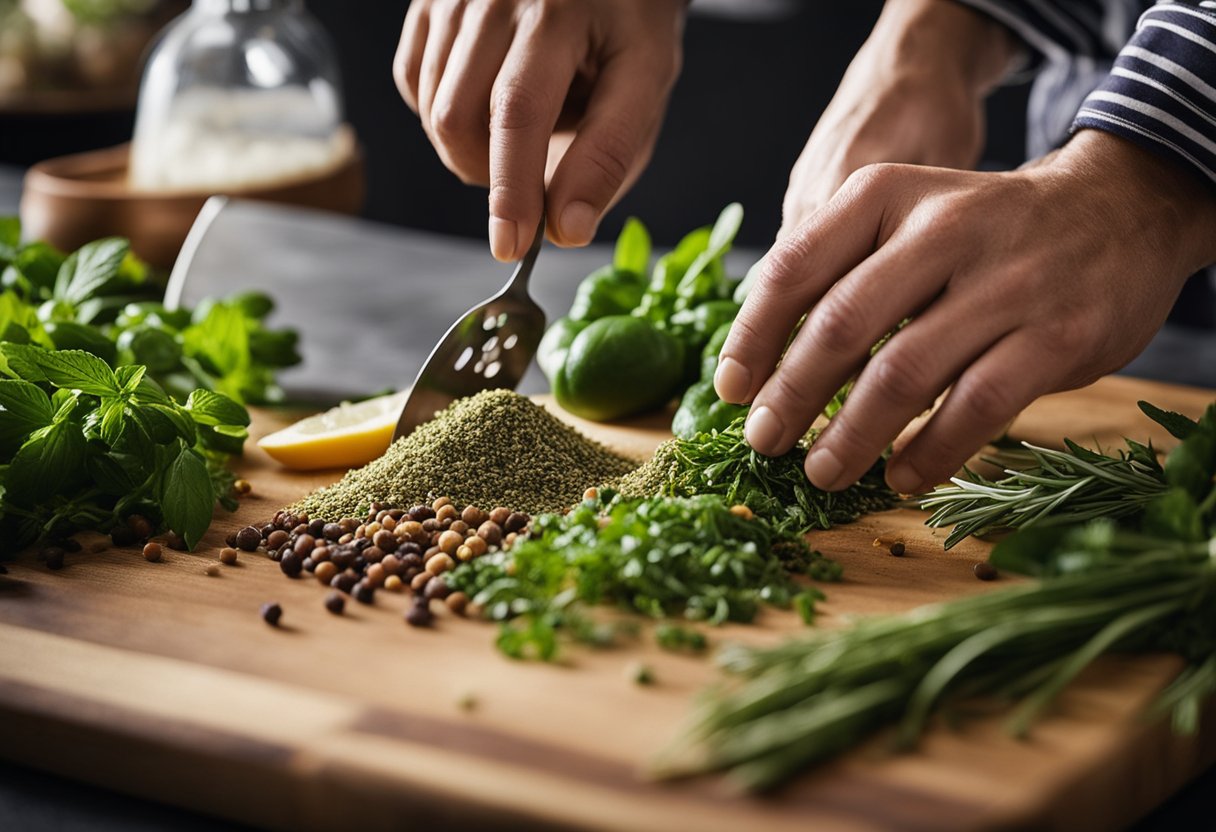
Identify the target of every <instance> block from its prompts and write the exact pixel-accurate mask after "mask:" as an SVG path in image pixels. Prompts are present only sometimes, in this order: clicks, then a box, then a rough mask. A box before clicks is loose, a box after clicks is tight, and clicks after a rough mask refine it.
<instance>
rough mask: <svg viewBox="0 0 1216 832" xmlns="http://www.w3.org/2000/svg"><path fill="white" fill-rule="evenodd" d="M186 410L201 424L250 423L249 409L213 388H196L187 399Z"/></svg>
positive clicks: (244, 425)
mask: <svg viewBox="0 0 1216 832" xmlns="http://www.w3.org/2000/svg"><path fill="white" fill-rule="evenodd" d="M186 410H189V411H190V415H191V416H193V417H194V421H196V422H198V423H199V424H200V425H240V426H242V427H246V426H248V425H249V411H247V410H246V409H245V408H244V407H242V406H241V405H239V404H237V403H236V402H234V401H233V400H232V399H230V398H228V397H227V396H225V395H224V394H223V393H215V392H213V391H211V390H203V389H199V390H195V391H194V392H193V393H191V394H190V398H189V399H187V400H186Z"/></svg>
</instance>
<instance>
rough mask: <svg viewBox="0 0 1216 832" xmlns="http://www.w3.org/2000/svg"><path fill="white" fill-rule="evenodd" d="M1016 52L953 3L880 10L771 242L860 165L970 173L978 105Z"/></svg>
mask: <svg viewBox="0 0 1216 832" xmlns="http://www.w3.org/2000/svg"><path fill="white" fill-rule="evenodd" d="M1016 49H1017V46H1016V40H1015V39H1014V37H1013V36H1012V35H1011V34H1010V33H1009V31H1008V30H1007V29H1005V27H1003V26H1001V25H1000V24H998V23H996V22H995V21H993V20H992V19H991V18H988V17H986V16H984V15H981V14H979V13H977V12H975V11H972V10H971V9H968V8H966V7H965V6H962V5H960V4H958V3H953V2H943V0H890V2H888V3H886V5H885V6H884V7H883V11H882V14H881V15H880V16H879V18H878V22H877V23H876V24H875V26H874V30H873V32H871V33H870V37H869V38H868V39H867V40H866V42H865V44H864V45H863V46H862V47H861V49H860V50H858V52H857V55H856V57H855V58H854V59H853V61H852V63H851V64H850V65H849V68H848V71H847V72H846V73H845V75H844V78H843V79H842V80H841V82H840V87H839V88H838V89H837V91H836V95H835V96H833V98H832V101H831V103H830V104H829V105H828V107H827V109H826V110H824V113H823V115H822V116H821V117H820V119H819V121H818V122H817V123H816V125H815V129H814V131H813V132H812V133H811V137H810V139H809V140H808V141H807V143H806V147H805V149H803V151H802V154H801V155H800V156H799V157H798V161H797V163H796V164H795V165H794V168H793V171H792V172H791V174H790V182H789V187H788V189H787V190H786V194H785V204H784V211H783V222H782V227H781V232H780V233H779V234H778V235H777V236H778V239H780V238H781V237H784V236H785V235H786V234H787V233H789V232H790V231H791V230H793V229H794V228H795V227H796V226H798V225H799V224H800V223H801V222H802V221H803V220H804V219H806V218H807V217H809V216H810V215H811V214H812V213H814V212H815V210H816V209H818V208H819V207H820V206H822V205H824V204H825V203H826V202H827V201H828V200H829V199H831V198H832V195H833V194H834V193H836V190H837V189H838V188H839V187H840V186H841V184H843V182H844V181H845V180H846V179H848V177H849V175H850V174H851V173H853V171H855V170H857V169H858V168H861V167H864V166H865V165H869V164H874V163H876V162H907V163H909V164H917V165H936V166H939V167H948V168H971V167H974V165H975V163H976V162H977V161H978V160H979V154H980V151H981V150H982V149H983V145H984V98H985V96H986V95H987V94H988V93H989V92H990V91H991V90H992V88H993V87H994V86H995V85H996V84H998V83H999V82H1000V80H1001V78H1002V77H1003V76H1004V74H1005V71H1006V69H1007V68H1008V66H1009V64H1010V62H1011V61H1012V60H1013V58H1014V56H1015V55H1016Z"/></svg>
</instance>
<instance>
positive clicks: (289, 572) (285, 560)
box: [279, 552, 304, 578]
mask: <svg viewBox="0 0 1216 832" xmlns="http://www.w3.org/2000/svg"><path fill="white" fill-rule="evenodd" d="M279 568H280V569H282V570H283V574H284V575H286V576H287V577H289V578H295V577H297V576H299V574H300V572H301V571H302V570H303V569H304V558H302V557H300V556H299V555H297V554H296V553H295V552H287V553H285V554H284V555H283V557H282V559H281V560H280V561H279Z"/></svg>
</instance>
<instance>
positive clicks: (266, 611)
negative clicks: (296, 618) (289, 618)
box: [261, 601, 283, 627]
mask: <svg viewBox="0 0 1216 832" xmlns="http://www.w3.org/2000/svg"><path fill="white" fill-rule="evenodd" d="M261 612H262V620H263V621H265V622H266V623H267V624H269V625H270V626H271V627H277V626H279V619H281V618H282V617H283V608H282V607H280V606H279V605H278V604H276V603H274V602H273V601H268V602H267V603H265V604H262V610H261Z"/></svg>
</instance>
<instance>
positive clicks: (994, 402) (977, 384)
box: [958, 374, 1017, 425]
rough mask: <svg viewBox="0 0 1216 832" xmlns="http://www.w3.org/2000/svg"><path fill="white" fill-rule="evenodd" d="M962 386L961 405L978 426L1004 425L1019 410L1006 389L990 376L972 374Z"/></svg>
mask: <svg viewBox="0 0 1216 832" xmlns="http://www.w3.org/2000/svg"><path fill="white" fill-rule="evenodd" d="M960 384H961V389H959V391H958V395H959V404H960V405H961V406H962V409H963V411H964V412H965V413H966V414H967V415H968V417H969V418H970V419H971V420H972V421H974V422H975V423H976V424H980V425H995V424H1002V423H1004V422H1005V420H1006V419H1008V418H1009V417H1010V416H1011V415H1013V413H1014V412H1015V411H1016V410H1017V406H1016V404H1015V403H1014V402H1013V401H1011V400H1010V396H1009V394H1008V393H1007V392H1006V390H1005V388H1004V387H1003V386H1002V385H1001V384H1000V383H999V382H998V381H997V380H996V379H994V378H992V377H991V376H990V375H984V374H972V375H971V376H970V377H968V378H967V379H965V381H963V382H960Z"/></svg>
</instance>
